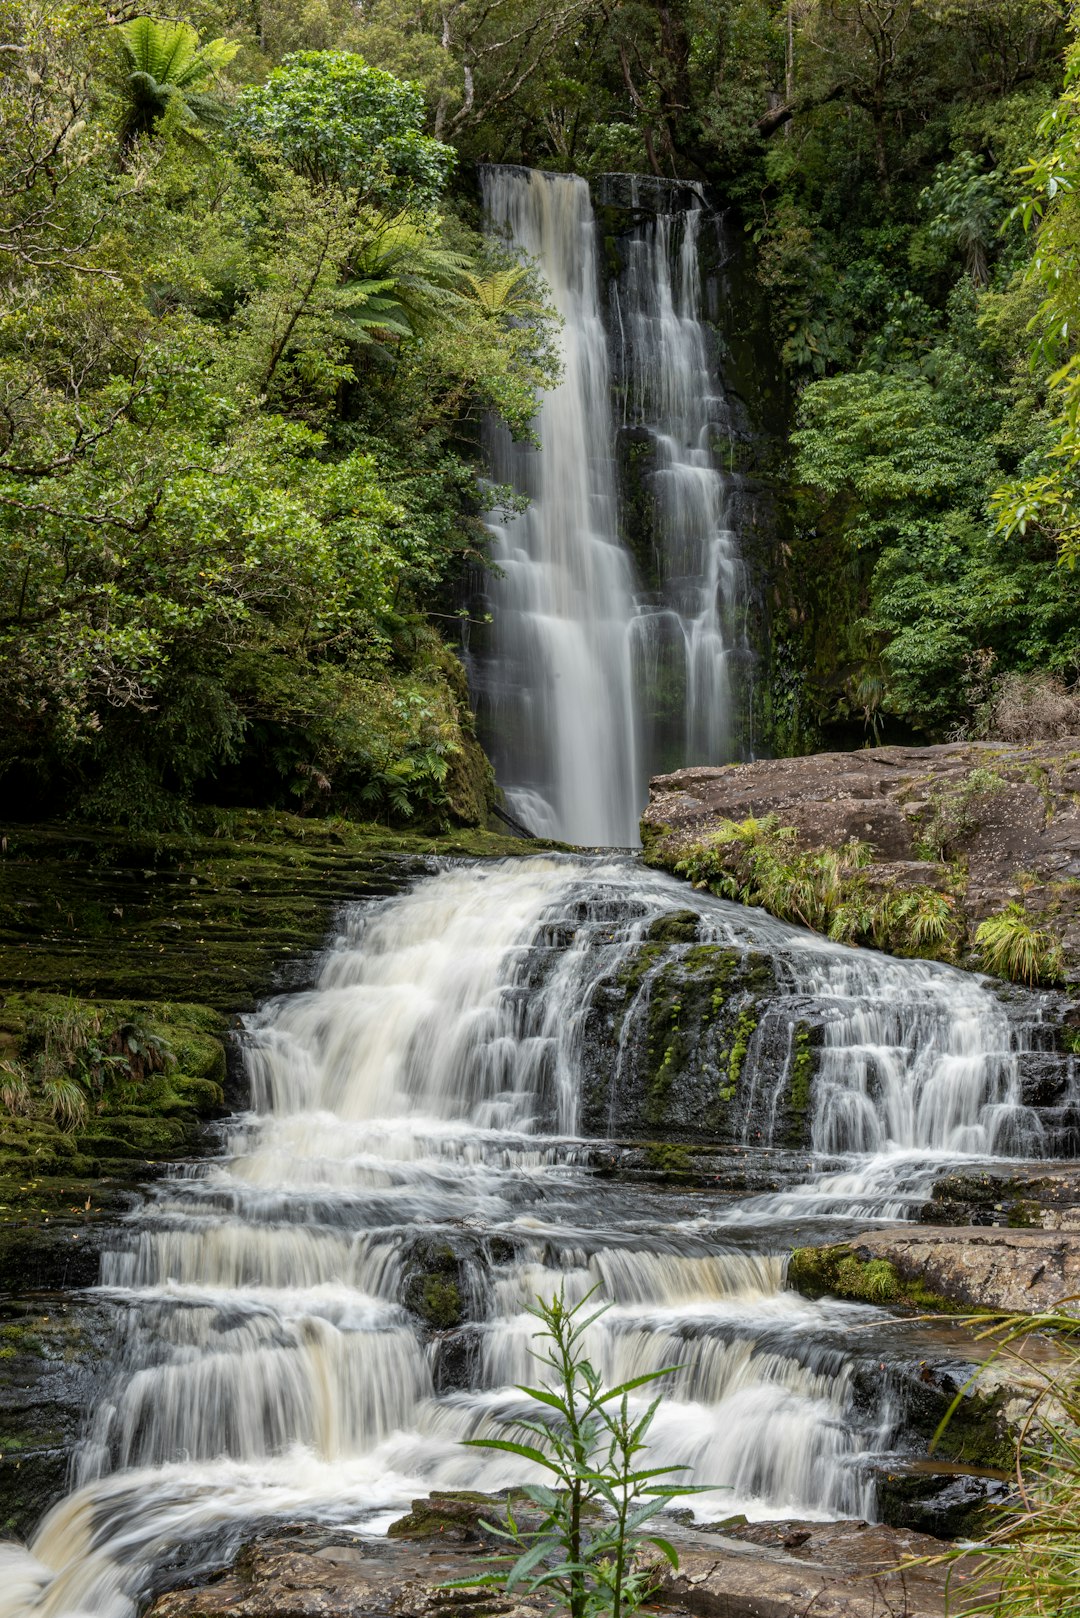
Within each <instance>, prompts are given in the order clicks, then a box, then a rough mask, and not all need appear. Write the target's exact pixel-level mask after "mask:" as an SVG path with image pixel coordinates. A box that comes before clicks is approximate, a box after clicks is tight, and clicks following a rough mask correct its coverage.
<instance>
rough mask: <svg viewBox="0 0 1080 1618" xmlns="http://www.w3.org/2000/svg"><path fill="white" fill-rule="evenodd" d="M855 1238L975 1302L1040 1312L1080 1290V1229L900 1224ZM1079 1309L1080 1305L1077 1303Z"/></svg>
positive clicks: (946, 1292)
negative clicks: (1016, 1228) (1023, 1228)
mask: <svg viewBox="0 0 1080 1618" xmlns="http://www.w3.org/2000/svg"><path fill="white" fill-rule="evenodd" d="M849 1245H850V1246H851V1247H852V1248H853V1249H854V1250H855V1252H856V1253H858V1255H859V1256H860V1257H866V1258H872V1259H873V1258H883V1259H887V1260H888V1261H889V1263H890V1264H892V1265H893V1266H894V1267H895V1269H896V1270H897V1271H898V1272H899V1274H900V1275H901V1276H902V1277H904V1278H905V1279H917V1280H919V1281H922V1283H923V1284H924V1285H925V1286H926V1287H927V1288H928V1289H929V1290H930V1291H931V1292H937V1293H939V1294H940V1295H941V1296H942V1297H945V1298H951V1299H953V1300H954V1301H955V1302H957V1303H960V1304H969V1305H971V1307H972V1308H976V1309H992V1310H1001V1311H1003V1312H1004V1313H1007V1314H1041V1313H1044V1312H1045V1311H1047V1310H1050V1309H1052V1308H1053V1307H1054V1305H1055V1304H1058V1303H1060V1302H1061V1301H1062V1300H1063V1299H1066V1298H1075V1297H1076V1295H1077V1294H1078V1293H1080V1233H1078V1232H1073V1231H1065V1230H1009V1229H1007V1228H1002V1227H1001V1226H975V1227H971V1228H967V1229H965V1228H963V1227H958V1226H955V1225H914V1226H913V1225H901V1226H898V1227H897V1228H896V1229H885V1230H871V1231H867V1232H865V1233H864V1234H863V1235H861V1236H856V1237H854V1238H853V1239H852V1241H851V1242H850V1243H849ZM1068 1307H1069V1309H1070V1311H1071V1312H1073V1313H1078V1312H1080V1305H1078V1304H1076V1303H1073V1304H1070V1305H1069V1306H1068Z"/></svg>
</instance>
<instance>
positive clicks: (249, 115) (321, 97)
mask: <svg viewBox="0 0 1080 1618" xmlns="http://www.w3.org/2000/svg"><path fill="white" fill-rule="evenodd" d="M423 120H424V99H423V95H422V93H421V91H420V89H419V87H418V86H417V85H415V84H411V83H409V82H407V81H403V80H401V79H397V78H395V77H394V76H393V74H391V73H385V72H383V70H382V69H381V68H377V67H369V66H368V64H367V63H366V62H365V61H364V59H363V57H361V56H354V55H350V54H349V53H348V52H345V51H300V52H298V53H297V54H296V55H295V56H287V57H286V58H285V61H284V62H283V63H282V65H281V67H279V68H275V69H274V71H273V72H272V73H271V75H270V77H269V79H268V80H267V82H266V83H265V84H263V85H256V86H251V87H249V88H248V89H247V90H245V91H244V93H243V95H242V96H241V98H240V103H239V107H238V109H237V117H236V121H237V126H238V128H240V129H241V130H243V131H244V132H245V133H246V134H247V135H249V136H250V137H252V138H254V139H255V140H258V141H266V142H269V143H270V144H272V145H273V146H274V147H275V148H276V149H277V150H278V151H279V152H280V153H281V155H282V157H283V158H284V159H285V161H286V162H287V163H288V164H289V165H290V167H292V168H294V169H295V170H296V172H297V173H298V174H301V175H303V176H304V178H305V179H307V180H310V181H311V182H312V184H314V185H317V186H336V187H340V188H341V189H342V190H345V191H349V192H353V193H356V194H358V195H360V196H362V197H363V198H364V199H365V200H367V201H376V202H378V203H379V204H380V205H383V206H389V207H402V206H411V207H419V208H429V207H432V206H433V205H434V204H435V202H436V201H437V200H438V198H439V197H440V196H441V194H442V192H443V189H444V188H445V185H446V182H447V180H448V178H449V176H450V172H451V169H452V167H453V162H454V153H453V150H452V148H451V147H449V146H445V145H443V143H442V142H441V141H437V140H432V139H431V137H430V136H428V135H425V134H423V133H422V129H421V126H422V124H423Z"/></svg>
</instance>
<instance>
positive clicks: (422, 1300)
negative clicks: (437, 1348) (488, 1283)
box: [410, 1275, 464, 1331]
mask: <svg viewBox="0 0 1080 1618" xmlns="http://www.w3.org/2000/svg"><path fill="white" fill-rule="evenodd" d="M410 1298H411V1300H412V1308H413V1309H414V1310H415V1312H416V1313H417V1314H418V1315H420V1317H421V1318H422V1319H423V1320H424V1321H426V1322H427V1324H428V1325H429V1326H434V1327H436V1328H437V1329H438V1330H443V1331H445V1330H447V1329H448V1328H449V1327H451V1326H460V1324H461V1321H462V1318H463V1315H464V1311H463V1309H462V1306H461V1291H460V1289H459V1287H458V1284H457V1282H456V1281H454V1280H452V1279H451V1278H450V1277H449V1276H445V1275H426V1276H424V1278H423V1280H422V1281H421V1283H420V1285H419V1287H418V1288H416V1289H415V1290H414V1291H413V1292H412V1293H411V1294H410Z"/></svg>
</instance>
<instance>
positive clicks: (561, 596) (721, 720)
mask: <svg viewBox="0 0 1080 1618" xmlns="http://www.w3.org/2000/svg"><path fill="white" fill-rule="evenodd" d="M483 192H484V204H485V208H486V210H487V213H488V217H489V219H490V221H491V225H492V227H493V229H495V230H496V231H497V232H499V233H500V234H502V235H504V236H505V237H506V238H507V240H508V241H509V242H510V243H511V244H512V245H513V247H514V248H515V249H516V250H517V251H519V252H521V253H524V254H526V255H528V257H529V258H531V259H534V260H536V261H538V262H539V264H540V266H541V268H542V270H543V273H544V275H545V277H546V279H547V281H548V284H549V286H550V288H551V293H552V297H553V300H554V302H555V305H556V307H557V309H558V311H559V313H560V315H561V316H562V318H563V321H564V326H563V332H562V349H563V359H564V366H565V374H564V378H563V381H562V383H561V384H560V386H559V387H558V388H557V389H556V390H555V391H554V392H553V393H551V394H549V395H548V396H547V398H546V399H545V401H544V404H543V408H542V410H541V412H540V415H539V417H538V418H537V421H536V431H537V434H538V437H539V440H540V448H539V449H538V450H537V449H534V448H531V447H528V446H522V445H515V444H513V443H512V442H511V440H510V438H509V436H508V435H507V434H506V433H505V432H501V433H492V435H491V441H490V444H489V450H490V458H491V464H492V471H493V474H494V476H495V478H496V480H497V481H498V482H500V483H508V484H511V485H513V486H514V487H516V488H518V489H520V490H522V491H523V492H525V493H526V494H528V496H529V499H530V504H529V506H528V509H527V510H526V511H525V512H524V513H523V514H522V515H520V516H517V517H515V518H513V519H512V520H510V521H509V522H507V523H506V524H504V525H503V526H502V527H497V528H494V529H493V536H494V542H493V556H494V560H495V561H496V563H497V564H498V566H499V568H500V569H501V572H502V577H501V578H500V579H498V580H496V581H495V582H494V584H493V586H492V592H491V595H492V607H493V612H494V631H493V634H494V656H493V660H492V662H491V664H490V666H488V667H487V668H486V669H485V671H484V673H483V687H484V692H485V694H486V698H487V721H488V729H489V731H490V736H491V746H492V750H493V754H494V757H495V760H496V767H497V770H498V773H499V777H500V780H501V782H502V784H503V786H504V787H505V790H506V796H507V801H508V804H509V806H510V807H511V809H512V810H513V811H514V813H515V814H516V815H517V816H518V818H520V819H521V820H522V821H523V822H524V823H525V824H526V825H527V826H528V827H529V828H530V829H531V830H533V831H535V832H537V833H539V834H541V835H545V836H554V837H559V838H564V839H566V840H567V841H570V842H574V843H578V844H582V845H586V846H588V845H597V844H602V845H606V846H615V847H631V846H636V844H637V841H638V825H637V823H638V816H639V814H640V812H641V809H642V807H643V806H644V802H645V797H646V789H647V782H648V777H649V775H650V774H653V773H655V771H656V769H658V768H670V769H674V768H676V767H678V766H679V765H681V764H690V763H692V764H709V763H719V762H723V761H724V760H725V759H729V758H732V757H734V756H736V755H737V753H738V751H739V749H740V748H741V747H742V746H743V745H744V742H745V738H746V735H747V732H748V719H747V692H746V689H745V686H746V680H745V678H744V672H745V668H746V666H747V665H748V662H749V652H748V649H747V642H746V634H745V613H746V596H747V581H746V572H745V567H744V565H743V563H742V561H741V559H740V557H739V553H738V545H737V541H736V536H735V534H734V532H733V531H732V529H731V526H730V523H729V520H728V516H727V480H726V479H725V477H724V476H723V475H722V474H721V472H720V471H719V470H718V468H717V466H716V464H715V457H714V440H715V439H718V438H723V437H725V436H726V435H727V433H728V430H729V425H728V420H727V408H726V404H725V401H724V399H723V397H722V395H721V394H720V393H719V389H718V383H717V381H716V378H715V377H714V375H713V374H712V370H711V368H710V363H709V358H708V353H707V348H706V339H705V328H704V326H703V324H702V321H701V314H700V309H699V283H700V279H701V273H700V268H699V263H698V242H699V235H700V230H701V221H702V218H703V213H702V211H701V210H700V209H692V210H690V211H688V212H683V213H670V214H658V215H655V216H650V218H649V219H647V220H646V222H645V223H643V224H642V225H640V226H639V227H638V228H637V229H636V230H635V231H634V233H633V234H632V236H631V237H630V238H629V240H628V241H627V242H626V244H625V251H626V255H627V263H626V273H625V276H624V277H623V280H622V282H621V284H620V285H618V286H616V285H613V287H612V289H611V303H612V314H611V322H612V327H613V330H614V331H615V333H616V339H615V345H616V351H617V352H616V358H617V360H618V364H619V371H620V380H621V382H622V384H623V394H624V398H625V422H624V424H626V423H629V424H632V425H634V426H635V427H637V428H639V429H641V430H642V431H643V432H645V433H646V434H647V435H648V438H649V441H650V446H651V453H650V457H649V467H650V469H649V471H648V472H647V474H646V475H645V477H644V482H645V484H646V485H647V492H648V496H649V498H650V500H651V502H652V504H653V506H654V509H655V522H654V533H653V535H652V540H653V545H654V548H655V550H656V553H657V554H656V571H657V574H658V582H659V589H658V591H654V592H652V593H651V594H650V593H649V592H648V591H647V590H646V589H645V586H644V584H643V582H642V580H641V579H640V578H638V577H637V576H636V574H635V570H634V565H633V561H632V558H631V556H630V553H629V552H628V551H627V549H626V547H625V546H624V545H623V543H622V542H621V539H620V531H619V530H620V511H619V492H618V488H617V478H616V468H615V438H616V424H615V422H614V420H613V418H612V410H611V387H612V377H611V364H610V361H609V352H608V350H609V338H608V335H607V333H606V331H605V327H604V319H603V311H602V307H601V297H600V285H599V274H600V272H599V264H598V247H597V227H596V221H595V218H594V215H593V210H592V205H591V202H590V199H589V189H588V186H587V185H586V183H585V181H584V180H581V179H578V178H576V177H574V176H572V175H550V174H541V173H536V172H530V171H528V170H523V169H505V168H489V169H485V170H484V171H483Z"/></svg>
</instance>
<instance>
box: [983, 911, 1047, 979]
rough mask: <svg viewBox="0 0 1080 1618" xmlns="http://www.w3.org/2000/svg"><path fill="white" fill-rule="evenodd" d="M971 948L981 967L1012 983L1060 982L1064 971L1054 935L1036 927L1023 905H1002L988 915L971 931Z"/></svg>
mask: <svg viewBox="0 0 1080 1618" xmlns="http://www.w3.org/2000/svg"><path fill="white" fill-rule="evenodd" d="M975 949H976V953H977V955H978V957H979V960H980V962H981V964H982V966H983V968H984V969H985V970H986V971H987V972H992V973H993V974H994V976H995V977H999V978H1011V979H1012V980H1013V982H1015V983H1029V984H1031V985H1032V986H1033V987H1034V986H1035V985H1037V984H1040V983H1041V984H1053V983H1060V982H1061V979H1062V976H1063V973H1064V962H1063V960H1062V955H1061V945H1060V944H1059V943H1058V941H1057V939H1056V938H1055V937H1054V934H1053V933H1052V932H1050V931H1048V930H1047V929H1046V928H1042V927H1039V926H1037V925H1036V924H1035V923H1034V922H1033V921H1032V919H1031V917H1030V916H1029V915H1028V914H1027V912H1026V910H1025V909H1024V907H1023V905H1020V904H1016V903H1013V904H1010V905H1006V907H1005V909H1004V910H1002V911H1001V912H1000V913H999V914H998V915H996V916H988V917H987V918H986V920H985V921H984V922H981V923H980V925H979V927H978V930H977V931H976V933H975Z"/></svg>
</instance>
